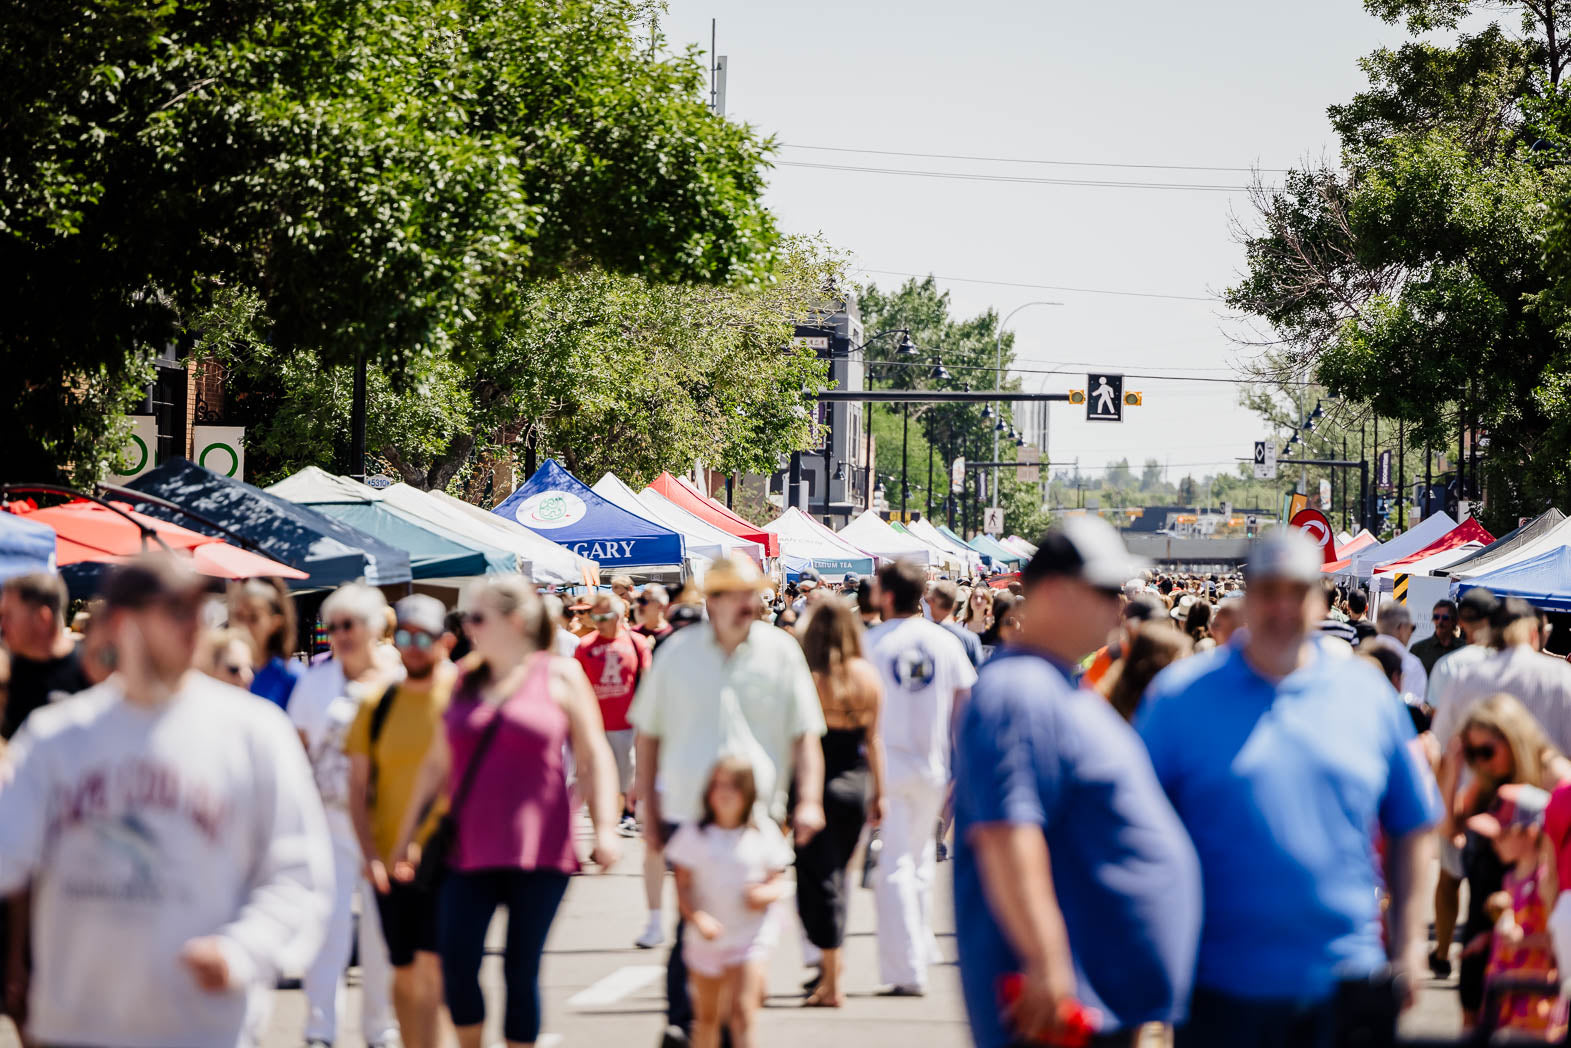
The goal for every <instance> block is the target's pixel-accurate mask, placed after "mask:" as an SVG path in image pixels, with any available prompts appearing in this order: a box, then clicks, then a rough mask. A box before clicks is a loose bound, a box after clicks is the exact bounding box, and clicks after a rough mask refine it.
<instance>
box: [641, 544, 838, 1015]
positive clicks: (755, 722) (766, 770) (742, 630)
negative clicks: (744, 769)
mask: <svg viewBox="0 0 1571 1048" xmlns="http://www.w3.org/2000/svg"><path fill="white" fill-rule="evenodd" d="M765 585H766V582H765V579H764V577H763V575H762V574H760V573H759V570H758V568H757V567H756V566H755V565H754V564H753V562H752V561H750V560H748V559H747V558H746V557H742V556H737V555H732V556H728V557H725V558H723V559H721V560H718V561H716V562H715V563H714V565H713V566H712V567H711V568H710V569H709V571H708V572H707V573H706V574H705V576H704V597H705V604H706V607H707V610H708V612H709V618H708V621H707V622H706V623H703V624H701V625H697V626H694V627H693V628H691V629H687V630H683V631H681V632H679V633H677V634H674V635H672V636H671V637H670V639H669V640H668V641H667V642H666V644H665V645H664V646H663V648H662V650H661V656H660V658H659V659H657V660H655V662H654V665H653V666H651V667H650V669H649V671H648V672H647V673H645V674H644V678H643V681H642V683H641V684H640V685H639V688H638V694H637V696H636V697H635V698H634V700H633V706H632V709H630V710H629V711H628V720H629V721H630V722H631V723H632V725H633V727H634V728H635V729H636V730H637V732H638V743H637V758H636V761H635V765H636V767H637V769H638V786H637V792H638V796H639V797H641V798H644V800H645V803H646V804H647V805H648V809H647V814H646V817H645V819H644V834H645V836H646V837H648V838H649V840H650V843H651V845H653V846H659V845H662V844H663V843H664V841H665V840H667V839H669V836H670V834H671V833H673V832H675V830H676V828H677V827H678V826H680V825H681V824H682V823H685V822H697V821H698V820H699V818H700V817H701V816H702V815H703V791H704V783H705V781H706V778H707V776H708V773H709V769H710V768H712V767H713V766H714V764H715V761H717V760H718V759H719V758H720V757H722V756H727V755H738V754H739V755H741V756H744V757H746V758H747V759H748V760H749V762H750V763H751V764H752V765H753V775H754V777H755V780H756V781H757V784H758V798H759V804H760V805H762V806H765V807H767V808H768V814H769V816H770V817H771V818H772V819H773V820H774V821H775V822H777V823H780V824H782V825H784V824H787V823H789V824H790V825H791V827H792V828H793V830H794V832H795V834H796V838H797V840H798V841H799V842H803V843H805V842H806V841H807V840H808V839H810V838H811V837H812V836H813V834H815V833H817V832H818V831H819V830H820V829H822V828H823V825H824V808H823V790H824V768H823V750H822V749H821V747H820V745H819V741H818V740H819V737H820V736H822V735H823V733H824V715H823V709H822V707H821V706H820V705H819V702H818V691H817V689H816V688H815V687H814V686H813V675H812V673H811V672H810V671H809V670H808V668H807V659H806V657H805V656H804V655H803V654H802V649H801V647H799V646H798V644H797V642H796V641H795V639H793V638H792V637H791V635H790V634H788V633H786V632H785V631H783V630H778V629H775V628H773V627H771V626H769V625H767V624H765V623H763V622H761V621H760V620H759V618H758V595H759V594H760V593H761V592H762V591H763V589H764V586H765ZM793 772H794V783H795V786H796V791H795V792H796V795H795V807H794V808H791V809H790V810H788V787H789V786H790V785H791V784H792V782H793ZM657 779H658V780H659V782H660V784H661V786H660V790H659V792H657V791H656V789H655V782H656V781H657ZM682 938H683V929H682V927H681V926H680V925H679V926H678V928H677V933H676V943H675V945H674V946H673V947H672V950H671V959H670V963H669V965H668V967H667V976H666V1000H667V1018H668V1022H669V1024H670V1025H669V1027H668V1028H667V1030H666V1038H665V1043H666V1044H667V1045H683V1044H686V1043H687V1031H688V1029H689V1028H690V1027H691V1024H692V1008H691V1005H690V1003H689V1001H688V998H687V966H686V963H685V962H684V961H683V959H682Z"/></svg>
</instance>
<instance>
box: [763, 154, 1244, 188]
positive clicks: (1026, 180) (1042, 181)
mask: <svg viewBox="0 0 1571 1048" xmlns="http://www.w3.org/2000/svg"><path fill="white" fill-rule="evenodd" d="M774 163H775V166H776V167H805V168H812V169H815V170H819V171H850V172H855V173H857V174H863V175H902V176H905V177H907V178H940V179H947V180H949V181H953V182H1016V183H1020V184H1023V185H1039V186H1092V187H1095V188H1099V189H1178V190H1185V189H1188V190H1193V191H1195V192H1198V193H1245V192H1248V191H1249V188H1250V187H1249V186H1224V185H1206V184H1202V183H1197V182H1117V181H1113V180H1111V179H1094V178H1043V177H1039V176H1031V175H981V174H970V173H967V172H964V171H918V170H913V169H910V168H900V167H860V166H856V165H852V164H812V163H808V162H807V161H805V160H776V161H775V162H774Z"/></svg>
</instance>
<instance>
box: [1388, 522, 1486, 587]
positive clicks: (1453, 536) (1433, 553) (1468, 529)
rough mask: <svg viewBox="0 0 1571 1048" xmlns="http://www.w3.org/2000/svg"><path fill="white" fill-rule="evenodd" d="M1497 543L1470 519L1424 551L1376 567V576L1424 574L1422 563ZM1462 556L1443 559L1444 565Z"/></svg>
mask: <svg viewBox="0 0 1571 1048" xmlns="http://www.w3.org/2000/svg"><path fill="white" fill-rule="evenodd" d="M1493 541H1495V537H1494V536H1493V535H1491V534H1490V533H1489V532H1488V531H1486V530H1485V529H1484V526H1483V525H1482V524H1480V523H1479V522H1478V521H1476V520H1474V519H1473V518H1471V517H1469V518H1468V519H1467V520H1464V521H1463V522H1462V523H1460V524H1458V525H1457V526H1456V527H1454V528H1452V529H1451V530H1450V531H1448V532H1446V533H1445V534H1444V535H1442V536H1440V537H1439V538H1438V539H1436V540H1435V541H1433V542H1431V543H1430V544H1429V545H1427V546H1425V547H1424V548H1423V549H1420V550H1414V551H1413V552H1412V553H1409V554H1408V555H1407V556H1405V557H1400V558H1397V559H1396V560H1388V561H1385V562H1383V563H1381V564H1379V565H1377V566H1376V567H1375V574H1377V575H1390V574H1395V573H1397V572H1401V573H1403V574H1422V573H1423V572H1424V570H1425V569H1421V568H1418V567H1417V565H1418V564H1419V563H1420V562H1424V561H1428V560H1431V559H1432V558H1435V557H1438V556H1440V555H1441V554H1445V553H1450V552H1453V551H1455V550H1459V549H1466V548H1472V549H1482V548H1483V547H1484V545H1486V544H1487V543H1490V542H1493ZM1460 558H1461V555H1460V554H1459V555H1458V556H1456V557H1451V558H1449V559H1444V558H1442V562H1443V563H1447V564H1449V563H1451V561H1454V560H1459V559H1460Z"/></svg>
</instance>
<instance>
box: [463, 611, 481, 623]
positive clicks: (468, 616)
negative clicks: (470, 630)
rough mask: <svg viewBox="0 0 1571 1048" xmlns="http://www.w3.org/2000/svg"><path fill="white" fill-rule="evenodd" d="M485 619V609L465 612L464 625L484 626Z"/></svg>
mask: <svg viewBox="0 0 1571 1048" xmlns="http://www.w3.org/2000/svg"><path fill="white" fill-rule="evenodd" d="M485 620H486V613H485V612H483V611H466V612H464V625H466V626H484V625H485Z"/></svg>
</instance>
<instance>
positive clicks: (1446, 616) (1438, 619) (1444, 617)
mask: <svg viewBox="0 0 1571 1048" xmlns="http://www.w3.org/2000/svg"><path fill="white" fill-rule="evenodd" d="M1431 618H1432V620H1433V621H1435V622H1450V621H1451V616H1450V615H1449V614H1447V613H1446V612H1443V611H1442V612H1441V613H1440V614H1438V615H1434V616H1431Z"/></svg>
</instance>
